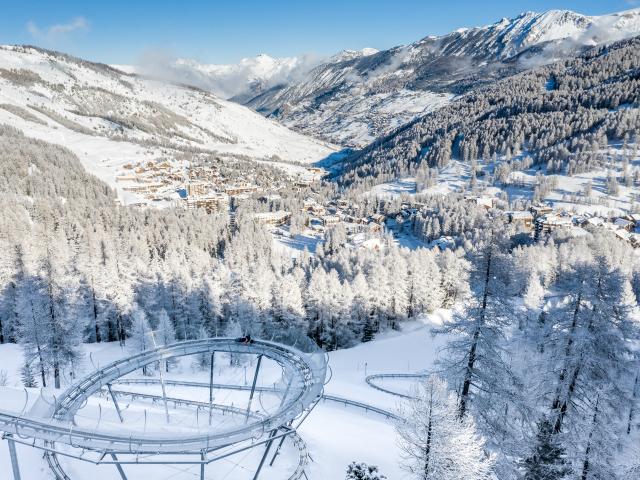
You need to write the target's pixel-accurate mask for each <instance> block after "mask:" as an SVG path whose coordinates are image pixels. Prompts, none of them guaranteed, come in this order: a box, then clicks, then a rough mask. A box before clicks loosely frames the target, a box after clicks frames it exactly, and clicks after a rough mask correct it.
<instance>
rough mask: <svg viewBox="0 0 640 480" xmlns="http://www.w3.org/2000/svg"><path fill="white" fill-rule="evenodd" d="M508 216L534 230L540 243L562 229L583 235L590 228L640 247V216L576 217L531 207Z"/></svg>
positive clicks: (548, 209)
mask: <svg viewBox="0 0 640 480" xmlns="http://www.w3.org/2000/svg"><path fill="white" fill-rule="evenodd" d="M505 215H506V216H507V218H508V219H509V221H510V222H512V223H516V224H520V225H521V226H522V227H523V228H525V229H527V230H532V231H533V233H534V237H535V239H536V240H538V239H540V238H544V237H545V236H546V235H549V234H550V233H551V232H554V231H556V230H561V229H562V230H565V231H567V232H573V233H574V234H576V235H580V234H583V233H584V230H585V229H587V228H606V229H609V230H611V231H613V232H614V233H615V234H616V235H617V236H618V237H619V238H621V239H623V240H625V241H627V242H629V243H630V244H631V245H633V247H635V248H637V247H640V214H637V213H631V214H626V215H622V216H618V217H602V216H599V215H594V214H589V213H582V214H576V213H571V212H567V211H565V210H556V209H554V208H553V207H552V206H550V205H546V204H541V205H533V206H531V208H530V209H529V210H528V211H509V212H505Z"/></svg>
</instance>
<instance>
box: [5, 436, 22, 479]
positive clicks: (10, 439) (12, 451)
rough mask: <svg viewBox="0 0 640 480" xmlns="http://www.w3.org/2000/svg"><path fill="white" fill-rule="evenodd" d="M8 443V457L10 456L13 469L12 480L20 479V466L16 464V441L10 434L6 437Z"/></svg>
mask: <svg viewBox="0 0 640 480" xmlns="http://www.w3.org/2000/svg"><path fill="white" fill-rule="evenodd" d="M5 438H6V440H7V443H8V444H9V457H11V469H12V470H13V480H20V478H21V477H20V467H19V466H18V454H17V453H16V443H15V442H14V441H13V437H12V436H11V435H7V436H6V437H5Z"/></svg>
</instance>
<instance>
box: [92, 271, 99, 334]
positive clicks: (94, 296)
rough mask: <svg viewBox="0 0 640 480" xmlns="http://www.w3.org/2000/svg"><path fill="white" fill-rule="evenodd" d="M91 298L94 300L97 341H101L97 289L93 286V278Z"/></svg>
mask: <svg viewBox="0 0 640 480" xmlns="http://www.w3.org/2000/svg"><path fill="white" fill-rule="evenodd" d="M91 298H92V300H93V325H94V328H95V332H96V343H100V341H101V340H102V338H101V337H100V327H99V325H98V304H97V303H96V291H95V289H94V288H93V280H92V282H91Z"/></svg>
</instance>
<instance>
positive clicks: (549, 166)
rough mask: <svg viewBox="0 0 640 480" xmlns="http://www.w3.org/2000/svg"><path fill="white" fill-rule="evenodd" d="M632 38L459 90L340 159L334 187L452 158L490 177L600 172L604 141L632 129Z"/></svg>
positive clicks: (636, 52) (635, 76) (632, 134)
mask: <svg viewBox="0 0 640 480" xmlns="http://www.w3.org/2000/svg"><path fill="white" fill-rule="evenodd" d="M639 64H640V40H639V39H638V38H634V39H631V40H628V41H623V42H619V43H616V44H612V45H607V46H602V47H595V48H593V49H592V50H590V51H588V52H587V53H585V54H584V55H582V56H581V57H578V58H576V59H569V60H564V61H560V62H557V63H553V64H551V65H547V66H544V67H539V68H535V69H533V70H529V71H526V72H524V73H521V74H518V75H514V76H511V77H508V78H506V79H504V80H502V81H498V82H495V83H493V84H492V85H490V86H485V87H481V88H479V89H477V90H472V91H471V92H469V93H467V94H465V95H463V96H461V97H460V98H458V99H457V100H456V101H454V102H452V103H451V104H450V105H448V106H446V107H443V108H441V109H440V110H438V111H436V112H434V113H432V114H429V115H427V116H425V117H423V118H421V119H418V120H416V121H414V122H412V123H410V124H407V125H404V126H402V127H400V128H399V129H398V130H396V131H395V132H393V133H391V134H390V135H388V136H387V137H385V138H382V139H379V140H376V141H375V142H373V143H372V144H371V145H369V146H368V147H366V148H364V149H363V150H361V151H358V152H356V153H354V154H353V155H351V157H349V158H347V159H346V160H345V169H344V171H340V172H337V173H336V174H335V176H336V178H337V180H338V181H339V183H341V184H343V185H353V184H354V183H355V184H356V185H362V186H365V187H366V186H370V185H375V184H378V183H383V182H386V181H389V180H391V179H395V178H398V177H401V176H405V175H417V176H419V177H422V178H425V177H428V176H429V174H430V169H434V168H436V167H443V166H446V165H448V164H449V162H450V161H451V160H452V159H457V160H461V161H464V162H467V163H473V164H474V166H475V167H476V168H477V167H481V166H483V165H492V166H493V169H494V177H495V178H496V179H500V177H504V176H506V175H507V174H508V173H509V172H510V171H514V170H523V169H526V168H530V167H531V166H532V165H534V166H538V167H541V168H543V167H544V168H546V171H547V172H548V173H553V172H559V173H565V174H568V175H572V174H576V173H580V172H586V171H592V170H595V169H602V168H606V166H607V164H608V159H607V158H606V155H605V154H604V152H603V151H602V150H603V149H605V148H606V147H607V146H608V144H609V142H611V141H614V140H618V141H631V140H633V139H635V138H636V134H637V132H638V130H639V129H640V125H639V122H640V120H639V118H638V115H637V109H636V108H631V107H634V106H635V107H637V105H638V102H640V98H639V95H640V93H639V92H640V77H639V75H640V73H639V71H638V65H639Z"/></svg>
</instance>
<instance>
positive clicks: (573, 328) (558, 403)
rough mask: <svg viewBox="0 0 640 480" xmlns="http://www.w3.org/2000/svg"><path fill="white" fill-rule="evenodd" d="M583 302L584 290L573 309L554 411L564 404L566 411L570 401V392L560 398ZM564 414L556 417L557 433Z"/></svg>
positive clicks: (575, 374) (555, 428) (575, 377)
mask: <svg viewBox="0 0 640 480" xmlns="http://www.w3.org/2000/svg"><path fill="white" fill-rule="evenodd" d="M581 303H582V292H580V293H578V298H577V299H576V306H575V308H574V310H573V318H572V321H571V329H570V330H569V339H568V340H567V346H566V347H565V350H564V353H565V355H564V357H565V364H564V367H563V368H562V370H561V371H560V375H559V376H558V385H557V387H556V395H555V397H554V399H553V402H552V403H551V410H552V411H557V410H558V409H560V408H561V406H562V405H564V409H565V412H566V406H567V403H568V402H569V400H570V399H571V397H570V395H569V393H567V396H566V397H565V398H564V400H563V399H561V398H560V396H561V394H562V385H563V383H564V380H565V378H566V377H567V373H568V370H569V367H568V363H569V358H570V357H571V347H572V346H573V337H574V335H575V331H576V328H577V326H578V313H580V305H581ZM577 370H579V368H577V369H576V372H574V376H573V379H574V380H572V383H573V381H575V380H577ZM573 387H574V388H575V384H574V385H573ZM570 392H571V393H572V392H573V391H572V390H571V387H570ZM563 417H564V414H563V413H561V414H559V415H558V417H557V419H556V423H555V427H554V430H555V432H556V433H559V432H560V430H561V429H562V420H563Z"/></svg>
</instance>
